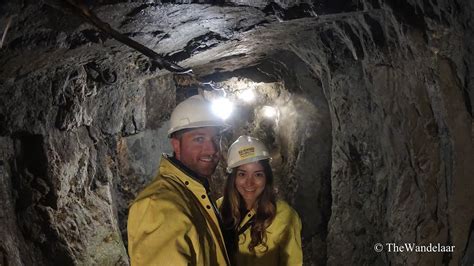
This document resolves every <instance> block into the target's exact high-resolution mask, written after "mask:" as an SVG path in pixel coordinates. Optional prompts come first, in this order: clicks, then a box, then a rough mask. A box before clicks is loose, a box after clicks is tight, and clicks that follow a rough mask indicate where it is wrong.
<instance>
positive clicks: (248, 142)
mask: <svg viewBox="0 0 474 266" xmlns="http://www.w3.org/2000/svg"><path fill="white" fill-rule="evenodd" d="M270 158H271V157H270V153H269V152H268V149H267V147H265V145H264V144H263V142H262V141H260V140H259V139H257V138H254V137H250V136H245V135H244V136H240V137H239V138H238V139H237V140H236V141H235V142H234V143H232V145H230V147H229V152H228V153H227V172H229V173H230V172H232V169H233V168H235V167H238V166H241V165H243V164H247V163H253V162H257V161H260V160H265V159H270Z"/></svg>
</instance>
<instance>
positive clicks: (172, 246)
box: [127, 198, 199, 266]
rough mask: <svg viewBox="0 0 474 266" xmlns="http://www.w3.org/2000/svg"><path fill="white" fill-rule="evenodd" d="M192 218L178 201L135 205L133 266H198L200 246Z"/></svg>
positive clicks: (130, 230)
mask: <svg viewBox="0 0 474 266" xmlns="http://www.w3.org/2000/svg"><path fill="white" fill-rule="evenodd" d="M188 217H189V216H187V215H186V214H185V213H183V211H182V210H180V208H179V206H178V205H177V204H176V203H174V202H170V201H166V200H163V199H160V200H159V201H157V200H154V199H153V198H145V199H142V200H140V201H138V202H135V203H134V204H133V205H132V207H131V208H130V211H129V215H128V225H127V230H128V252H129V256H130V261H131V265H132V266H135V265H137V266H138V265H165V264H166V265H196V264H197V262H196V256H195V255H196V250H198V249H199V244H198V243H197V241H194V240H196V239H198V238H197V234H196V228H195V227H194V226H193V224H192V223H191V221H190V220H189V218H188Z"/></svg>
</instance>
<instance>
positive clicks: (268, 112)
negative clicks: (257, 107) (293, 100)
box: [262, 105, 278, 118]
mask: <svg viewBox="0 0 474 266" xmlns="http://www.w3.org/2000/svg"><path fill="white" fill-rule="evenodd" d="M262 112H263V115H264V116H265V117H268V118H274V117H276V116H277V115H278V110H277V109H276V108H275V107H271V106H268V105H266V106H264V107H263V108H262Z"/></svg>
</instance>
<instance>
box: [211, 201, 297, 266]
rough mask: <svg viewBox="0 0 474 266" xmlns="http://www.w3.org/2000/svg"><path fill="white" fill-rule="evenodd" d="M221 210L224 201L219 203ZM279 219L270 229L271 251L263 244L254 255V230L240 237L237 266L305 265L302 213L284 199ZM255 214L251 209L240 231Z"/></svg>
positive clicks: (268, 240)
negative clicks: (251, 247)
mask: <svg viewBox="0 0 474 266" xmlns="http://www.w3.org/2000/svg"><path fill="white" fill-rule="evenodd" d="M217 204H218V207H219V208H220V206H221V204H222V198H220V199H219V200H218V201H217ZM276 211H277V213H276V216H275V219H274V220H273V222H272V224H271V225H270V226H269V227H268V228H267V241H266V243H267V246H268V250H266V251H265V248H264V247H263V246H262V245H259V246H257V247H255V254H253V253H250V251H249V249H248V245H249V244H250V240H251V236H250V228H251V227H248V228H247V229H246V230H245V231H244V232H243V233H242V234H240V235H239V250H238V252H237V254H234V258H235V262H236V265H237V266H244V265H245V266H247V265H249V266H250V265H259V266H260V265H262V266H266V265H272V266H273V265H275V266H276V265H303V251H302V249H301V220H300V217H299V216H298V213H296V211H295V210H294V209H293V208H291V206H290V205H288V203H286V202H285V201H283V200H277V202H276ZM254 215H255V210H251V211H250V212H249V213H247V215H246V216H245V217H244V219H243V220H242V222H241V223H240V225H239V228H238V229H239V230H240V229H241V228H242V227H244V226H245V224H247V223H248V222H249V221H250V219H251V218H252V217H253V216H254Z"/></svg>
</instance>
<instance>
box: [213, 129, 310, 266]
mask: <svg viewBox="0 0 474 266" xmlns="http://www.w3.org/2000/svg"><path fill="white" fill-rule="evenodd" d="M269 160H270V156H269V153H268V150H267V148H266V147H265V145H264V144H263V143H262V142H261V141H260V140H258V139H256V138H253V137H249V136H241V137H239V138H238V139H237V140H236V141H235V142H234V143H233V144H232V145H231V146H230V148H229V152H228V156H227V171H228V172H229V173H230V174H229V175H228V178H227V181H226V185H225V189H224V197H223V198H221V199H219V201H218V205H219V206H220V211H221V215H222V221H223V226H224V230H223V231H224V235H225V238H226V243H227V251H228V253H229V256H230V257H231V259H232V261H233V262H234V264H235V265H301V264H302V263H303V253H302V250H301V221H300V218H299V216H298V214H297V213H296V212H295V210H293V208H291V207H290V206H289V205H288V204H287V203H286V202H284V201H283V200H277V199H276V196H275V191H274V188H273V173H272V169H271V167H270V162H269Z"/></svg>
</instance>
